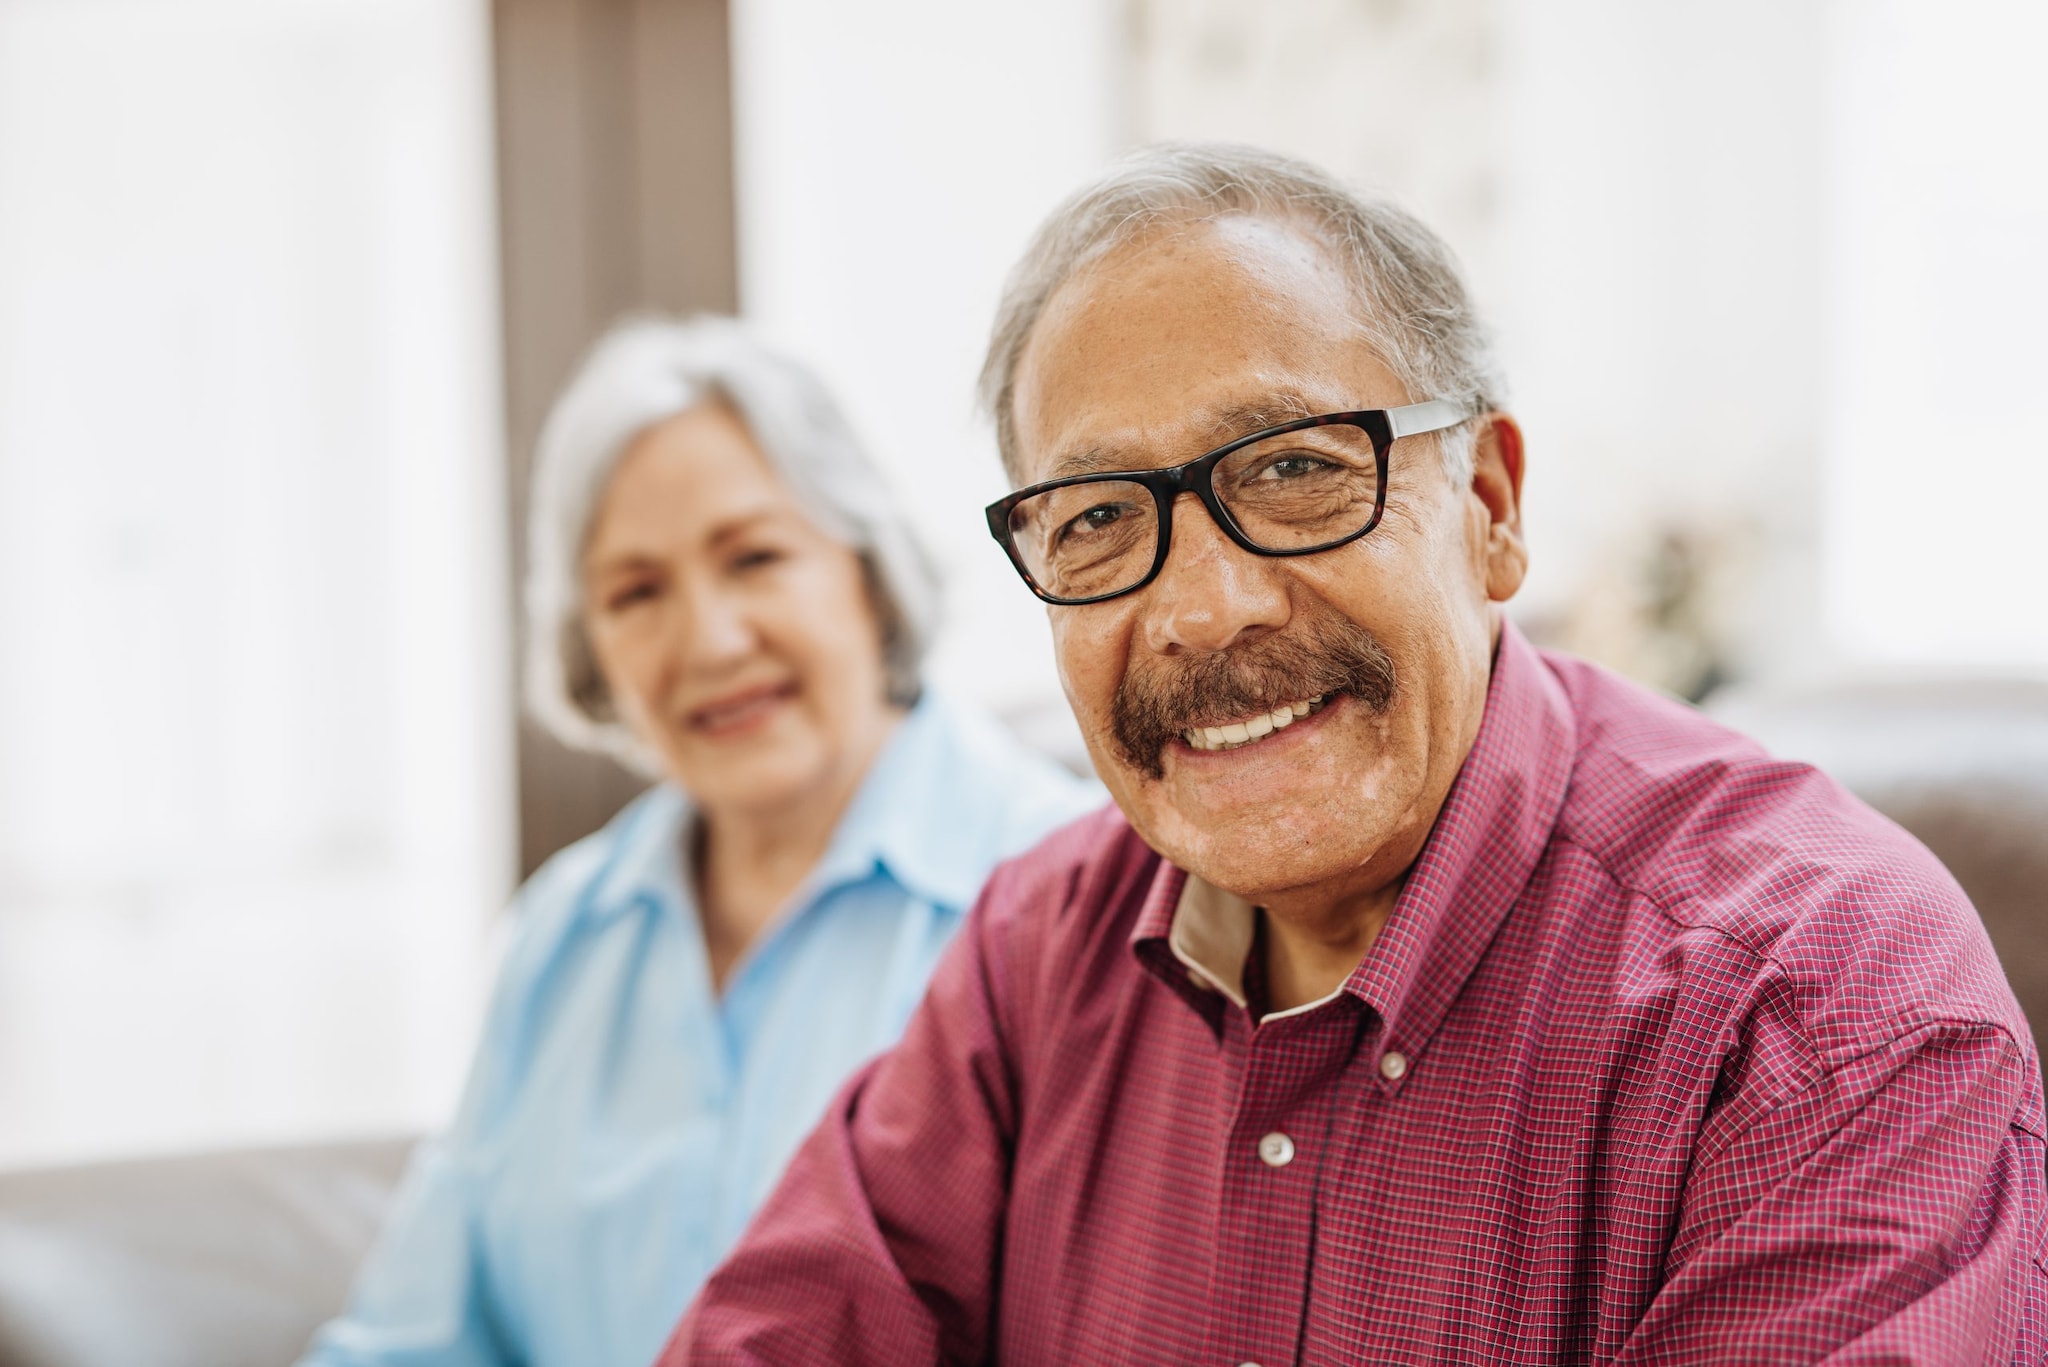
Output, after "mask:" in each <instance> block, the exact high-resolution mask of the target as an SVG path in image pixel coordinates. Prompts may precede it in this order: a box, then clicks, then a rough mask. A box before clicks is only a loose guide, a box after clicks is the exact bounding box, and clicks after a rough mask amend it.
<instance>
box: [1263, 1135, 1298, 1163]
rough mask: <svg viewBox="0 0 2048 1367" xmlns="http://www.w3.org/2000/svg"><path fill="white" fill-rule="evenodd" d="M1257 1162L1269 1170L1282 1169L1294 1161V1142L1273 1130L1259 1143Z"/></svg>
mask: <svg viewBox="0 0 2048 1367" xmlns="http://www.w3.org/2000/svg"><path fill="white" fill-rule="evenodd" d="M1259 1161H1260V1162H1262V1163H1264V1164H1265V1165H1266V1166H1267V1167H1269V1168H1284V1167H1286V1166H1287V1165H1288V1164H1289V1163H1292V1162H1293V1161H1294V1141H1293V1140H1292V1139H1289V1138H1288V1137H1287V1136H1286V1135H1284V1134H1282V1133H1280V1131H1278V1130H1275V1131H1273V1133H1271V1134H1269V1135H1267V1136H1266V1137H1265V1138H1264V1139H1261V1140H1260V1141H1259Z"/></svg>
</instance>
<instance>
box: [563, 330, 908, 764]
mask: <svg viewBox="0 0 2048 1367" xmlns="http://www.w3.org/2000/svg"><path fill="white" fill-rule="evenodd" d="M716 402H723V403H726V404H728V405H730V406H731V408H732V410H733V412H734V413H736V414H737V415H738V416H739V418H740V420H741V421H742V422H744V423H745V424H746V426H747V429H748V431H749V432H751V433H752V435H753V438H754V440H755V442H756V443H757V444H758V445H759V446H760V448H761V450H762V452H763V453H764V454H765V455H766V456H767V457H768V463H769V465H770V466H772V467H773V468H774V470H775V472H776V474H777V475H778V476H780V477H781V479H782V480H783V482H784V483H786V484H787V485H788V486H789V488H790V491H791V492H792V493H793V494H794V495H795V496H796V499H797V502H798V504H799V505H800V506H801V507H802V508H803V509H804V511H805V512H806V513H807V514H808V515H809V516H810V518H811V520H812V521H813V522H815V523H816V524H817V526H818V528H819V530H820V531H822V532H824V533H825V534H826V535H827V536H829V537H831V538H833V539H834V540H836V541H839V542H841V543H843V544H845V545H847V546H849V547H851V548H853V550H855V551H856V552H858V554H859V556H860V560H861V564H862V567H863V570H864V572H865V573H866V575H867V580H868V589H869V592H870V593H871V594H872V595H873V599H874V604H875V615H876V617H877V618H878V620H879V621H880V623H881V627H882V657H883V665H884V668H885V670H886V673H887V678H888V688H889V696H890V698H891V700H892V701H894V702H897V703H899V704H904V705H908V704H909V703H911V702H914V701H915V700H916V699H917V696H918V694H919V692H920V690H921V687H922V685H921V681H920V667H921V664H922V661H923V658H924V653H925V648H926V647H927V646H928V645H929V644H930V641H931V636H932V632H933V629H934V627H935V626H936V620H937V615H938V599H939V594H938V580H937V577H936V575H935V574H934V572H933V570H932V566H931V562H930V561H929V560H928V559H927V558H926V557H925V555H924V553H923V551H922V550H921V549H920V548H919V546H918V544H917V542H916V540H915V539H914V538H913V536H912V535H911V532H910V529H909V527H908V526H907V525H906V524H905V522H904V520H903V517H902V514H901V513H900V512H899V510H898V509H897V507H896V505H895V503H894V502H893V500H891V498H890V497H889V494H888V492H887V489H888V486H887V484H886V483H885V482H884V480H883V479H882V476H881V472H880V471H879V470H877V469H876V467H875V465H874V463H873V462H872V461H871V460H870V459H869V458H868V455H867V452H866V451H865V450H864V449H863V448H862V446H861V444H860V442H859V441H858V440H857V439H856V438H855V437H854V435H853V430H852V428H851V427H850V426H849V425H848V423H847V421H846V418H845V415H844V414H843V413H842V412H841V411H840V408H839V406H838V404H836V403H835V402H833V400H832V397H831V395H830V394H829V393H827V392H826V390H825V387H824V385H823V384H822V383H821V382H820V381H819V380H818V377H817V376H816V375H814V374H813V373H812V372H811V371H810V370H808V369H807V368H805V367H804V366H801V365H799V364H797V363H796V362H795V361H793V360H791V359H789V358H788V357H786V356H783V355H780V354H778V353H776V352H775V351H773V350H771V349H770V348H768V347H767V346H765V345H763V344H762V343H761V341H760V340H759V339H758V338H756V337H755V336H754V335H753V334H752V333H751V332H750V331H749V330H748V329H747V328H746V327H744V326H743V325H742V324H740V323H739V322H737V321H735V320H733V319H730V318H715V317H700V318H693V319H690V320H688V321H681V320H676V319H670V318H660V317H640V318H632V319H628V320H626V321H624V322H622V323H619V324H617V325H616V326H614V327H613V328H612V329H611V330H610V331H609V332H607V333H606V334H605V335H604V336H603V337H602V338H600V339H599V340H598V342H597V344H596V345H595V346H593V347H592V348H591V350H590V354H589V355H588V356H587V357H586V358H585V359H584V362H583V365H582V367H581V368H580V369H579V370H578V371H577V372H576V376H575V378H574V379H572V380H571V381H570V382H569V385H568V387H567V388H566V389H564V390H563V391H562V395H561V397H560V398H558V399H557V400H556V401H555V406H554V409H553V410H552V411H551V412H550V413H549V415H548V420H547V424H546V426H545V427H544V428H543V429H542V431H541V436H540V444H539V448H538V451H537V452H536V455H535V462H534V470H533V486H532V491H533V492H532V501H531V504H530V507H529V509H528V515H527V555H528V559H527V574H526V605H525V606H526V661H525V664H526V692H527V706H528V707H529V708H530V709H531V710H532V712H533V715H534V716H535V717H536V718H537V719H538V720H539V721H540V722H541V724H542V725H544V726H546V727H547V729H548V730H549V731H551V732H553V733H554V735H555V736H557V737H558V738H560V739H561V740H563V741H565V742H567V743H568V744H571V745H576V746H580V747H582V748H584V749H592V750H601V751H606V752H608V753H611V754H613V755H616V756H618V757H619V758H621V759H624V760H626V761H628V762H629V763H631V764H633V765H634V766H635V767H637V768H640V769H642V770H646V771H648V772H650V773H652V772H658V767H657V766H656V765H655V764H654V762H653V758H652V756H651V754H650V753H649V752H648V750H647V748H646V747H645V746H644V745H642V744H641V743H640V742H639V741H638V740H637V739H636V738H635V737H633V736H632V735H631V733H630V732H629V731H628V730H627V729H626V727H625V725H624V724H623V723H622V722H621V720H620V717H619V714H618V710H617V708H616V707H615V706H614V704H613V701H612V695H611V690H610V688H609V687H608V686H607V685H606V683H605V679H604V675H603V674H602V673H601V672H600V671H599V670H598V667H597V660H596V657H595V655H593V653H592V652H591V648H590V638H589V636H588V635H587V634H586V633H585V631H584V628H583V582H582V571H583V564H582V562H583V551H584V547H585V545H586V543H587V542H588V540H589V536H590V531H591V523H592V520H593V519H594V518H595V516H596V514H597V510H598V508H599V507H600V506H601V504H602V502H603V496H604V490H605V487H606V485H607V484H608V483H609V482H610V480H611V475H612V471H613V469H614V468H615V467H616V466H617V465H618V462H619V457H620V456H622V455H623V454H625V451H626V448H627V447H629V446H631V445H632V443H633V440H634V438H636V437H638V436H639V435H640V434H641V433H642V432H644V431H646V430H647V429H648V428H649V427H652V426H653V425H654V424H656V423H659V422H661V421H663V420H664V419H667V418H671V417H674V416H675V415H676V414H678V413H681V412H684V411H685V410H687V409H691V408H695V407H697V406H699V405H701V404H706V403H716Z"/></svg>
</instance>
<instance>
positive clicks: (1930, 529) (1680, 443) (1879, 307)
mask: <svg viewBox="0 0 2048 1367" xmlns="http://www.w3.org/2000/svg"><path fill="white" fill-rule="evenodd" d="M1137 9H1138V13H1139V15H1140V16H1141V21H1142V22H1141V23H1140V25H1139V27H1138V30H1137V39H1136V51H1135V60H1134V64H1133V89H1134V90H1135V92H1136V103H1135V107H1134V111H1133V132H1134V134H1135V135H1136V136H1137V137H1139V138H1143V139H1151V138H1183V137H1206V138H1214V137H1222V138H1231V139H1238V140H1246V141H1256V142H1261V143H1265V144H1267V145H1270V146H1275V147H1278V148H1281V149H1283V150H1287V151H1291V152H1294V153H1297V154H1299V155H1303V156H1307V157H1309V158H1311V159H1313V160H1316V161H1319V162H1321V163H1323V164H1324V165H1327V166H1329V167H1331V168H1332V169H1334V170H1336V171H1337V172H1339V173H1340V174H1342V175H1345V176H1347V177H1349V178H1351V179H1354V180H1356V181H1360V182H1364V183H1367V184H1372V185H1376V186H1379V187H1382V188H1384V189H1386V190H1389V191H1391V192H1392V193H1393V194H1395V195H1396V196H1397V197H1398V198H1400V199H1402V200H1404V201H1405V202H1407V203H1408V204H1409V205H1411V206H1412V207H1414V208H1415V209H1416V210H1417V211H1419V212H1420V213H1421V214H1422V215H1423V216H1424V217H1425V218H1426V219H1428V220H1429V221H1430V222H1431V223H1432V224H1433V225H1434V226H1436V227H1437V228H1438V229H1439V230H1440V231H1441V232H1443V233H1444V235H1445V236H1446V237H1447V238H1448V239H1449V240H1450V242H1451V244H1452V245H1453V247H1454V248H1456V249H1457V251H1458V252H1459V254H1460V255H1461V256H1462V257H1463V258H1464V260H1465V262H1466V264H1467V266H1468V268H1469V269H1470V271H1471V274H1472V277H1473V280H1474V283H1475V286H1476V288H1477V291H1478V294H1479V297H1480V300H1481V303H1482V306H1483V307H1485V308H1486V309H1488V310H1489V311H1490V312H1491V314H1492V315H1493V317H1494V318H1495V320H1496V321H1497V323H1498V325H1499V328H1500V332H1501V336H1502V341H1503V346H1504V350H1505V353H1506V360H1507V364H1508V368H1509V378H1510V384H1511V388H1512V391H1513V399H1514V402H1513V406H1514V409H1515V411H1516V413H1517V415H1518V416H1519V417H1520V418H1521V419H1522V421H1523V424H1524V426H1525V429H1526V431H1527V435H1528V438H1529V450H1530V464H1529V476H1528V487H1527V517H1528V526H1529V534H1530V538H1531V544H1532V549H1533V556H1534V559H1533V569H1532V574H1531V579H1530V582H1529V584H1528V586H1527V588H1526V589H1525V591H1524V593H1523V595H1522V597H1521V599H1520V600H1519V601H1518V604H1517V610H1518V611H1519V612H1521V613H1522V614H1523V615H1524V616H1525V618H1527V619H1531V620H1535V621H1538V622H1545V621H1547V623H1548V624H1549V625H1550V626H1551V627H1552V628H1553V629H1555V630H1557V631H1558V632H1559V634H1561V635H1562V636H1563V637H1564V638H1565V639H1567V640H1570V641H1572V642H1573V643H1574V644H1577V645H1581V646H1583V647H1585V648H1592V649H1598V648H1600V647H1602V646H1608V645H1611V646H1614V647H1615V653H1616V659H1615V662H1616V663H1620V664H1622V665H1624V666H1625V667H1627V666H1630V665H1633V664H1643V665H1646V666H1651V667H1652V668H1651V669H1650V671H1649V672H1651V673H1652V674H1653V675H1654V673H1655V670H1654V665H1655V663H1656V658H1655V656H1654V655H1653V654H1642V653H1635V654H1631V652H1630V650H1629V648H1628V643H1627V642H1625V641H1619V640H1616V639H1615V633H1614V632H1611V631H1606V630H1604V629H1603V628H1602V627H1601V625H1600V624H1601V623H1602V621H1603V620H1605V619H1606V618H1607V617H1610V616H1612V615H1613V614H1612V613H1610V612H1609V611H1608V605H1609V604H1610V603H1612V602H1625V601H1626V600H1628V599H1630V598H1631V597H1635V598H1640V597H1641V595H1642V592H1643V585H1642V584H1641V582H1640V581H1641V580H1642V578H1643V575H1644V569H1645V565H1646V557H1647V553H1648V551H1649V549H1650V548H1652V547H1653V546H1654V544H1655V542H1656V540H1657V539H1658V538H1659V537H1660V536H1661V534H1662V533H1663V532H1665V531H1666V530H1679V531H1683V532H1685V533H1687V534H1688V535H1692V536H1694V537H1696V538H1697V540H1698V543H1699V544H1701V545H1703V546H1705V547H1706V551H1705V554H1706V556H1707V557H1708V570H1709V573H1710V575H1711V576H1712V577H1713V579H1714V581H1715V582H1713V583H1711V584H1709V585H1708V586H1707V589H1708V593H1709V597H1710V599H1711V601H1710V603H1709V604H1708V607H1709V608H1710V609H1711V611H1712V615H1713V616H1714V617H1715V618H1716V620H1715V622H1714V623H1713V627H1714V629H1715V630H1717V631H1720V632H1722V633H1724V634H1725V637H1726V639H1725V642H1724V644H1725V647H1726V649H1727V653H1728V655H1729V657H1730V658H1729V660H1728V663H1729V665H1730V666H1732V667H1734V668H1736V669H1739V670H1742V671H1744V672H1747V673H1750V674H1752V675H1754V676H1762V677H1772V676H1777V677H1784V676H1796V675H1807V674H1814V673H1834V672H1840V671H1844V670H1857V669H1861V668H1864V667H1867V666H1869V665H1871V664H1873V663H1883V664H1888V665H1901V666H1906V667H1912V668H1924V667H1929V666H1943V667H1960V668H2004V667H2010V666H2013V665H2025V664H2029V663H2031V665H2033V666H2039V665H2040V664H2042V663H2044V662H2048V611H2043V610H2042V609H2040V608H2039V607H2038V606H2037V605H2036V603H2035V601H2034V596H2033V594H2032V591H2031V585H2030V581H2029V578H2028V575H2027V573H2026V571H2027V569H2028V567H2029V558H2030V556H2031V554H2032V549H2033V544H2034V540H2035V539H2034V538H2030V536H2029V534H2028V533H2029V530H2030V525H2031V522H2032V521H2033V520H2034V518H2035V512H2034V510H2035V509H2037V508H2038V507H2040V506H2041V505H2042V503H2043V502H2044V500H2048V483H2044V481H2048V462H2042V461H2040V460H2038V459H2036V458H2034V457H2033V456H2032V455H2031V454H2030V453H2029V445H2030V442H2029V438H2030V437H2031V436H2032V433H2031V432H2030V430H2029V429H2028V427H2027V425H2026V423H2027V417H2028V415H2027V413H2026V412H2025V411H2024V410H2025V409H2026V407H2027V405H2028V404H2029V402H2030V400H2031V397H2032V395H2033V394H2035V393H2037V392H2038V391H2039V377H2040V376H2041V375H2042V374H2044V373H2048V334H2044V332H2043V331H2042V329H2041V328H2040V327H2039V325H2038V320H2039V319H2040V318H2041V317H2042V316H2043V315H2044V313H2048V264H2044V263H2048V255H2044V253H2043V251H2042V249H2041V244H2042V243H2043V242H2048V214H2044V207H2043V206H2044V203H2048V85H2044V84H2043V83H2042V82H2041V81H2040V80H2039V79H2038V73H2037V72H2035V71H2034V70H2033V69H2032V68H2031V67H2029V65H2028V64H2029V63H2030V62H2031V63H2036V64H2038V58H2039V54H2040V53H2041V52H2042V51H2043V50H2044V47H2048V33H2044V32H2043V29H2044V25H2048V10H2044V9H2043V8H2042V7H2041V6H2040V5H2038V4H2036V3H2032V2H2031V0H1969V3H1965V4H1957V5H1943V6H1931V5H1923V4H1916V3H1911V2H1910V0H1871V2H1870V3H1865V0H1722V2H1721V3H1715V4H1711V5H1710V4H1705V3H1679V4H1661V3H1660V4H1643V3H1640V0H1440V2H1439V3H1431V4H1415V3H1400V0H1370V2H1369V3H1357V2H1355V0H1287V3H1279V4H1271V3H1260V2H1259V0H1138V5H1137ZM2032 444H2033V445H2038V441H2034V442H2033V443H2032ZM1916 470H1927V471H1929V474H1930V477H1929V478H1928V479H1926V480H1924V481H1921V482H1920V483H1918V484H1917V485H1916V484H1915V482H1914V473H1913V472H1914V471H1916ZM1909 489H1912V490H1914V493H1913V495H1912V498H1913V499H1916V500H1918V503H1917V508H1918V510H1919V511H1920V512H1921V514H1922V515H1921V516H1920V517H1919V518H1918V519H1917V520H1914V519H1911V518H1909V517H1907V516H1906V508H1907V506H1908V505H1909V499H1908V496H1907V491H1908V490H1909ZM1909 525H1910V531H1908V530H1907V528H1908V526H1909ZM1622 634H1626V633H1625V632H1624V633H1622Z"/></svg>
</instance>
